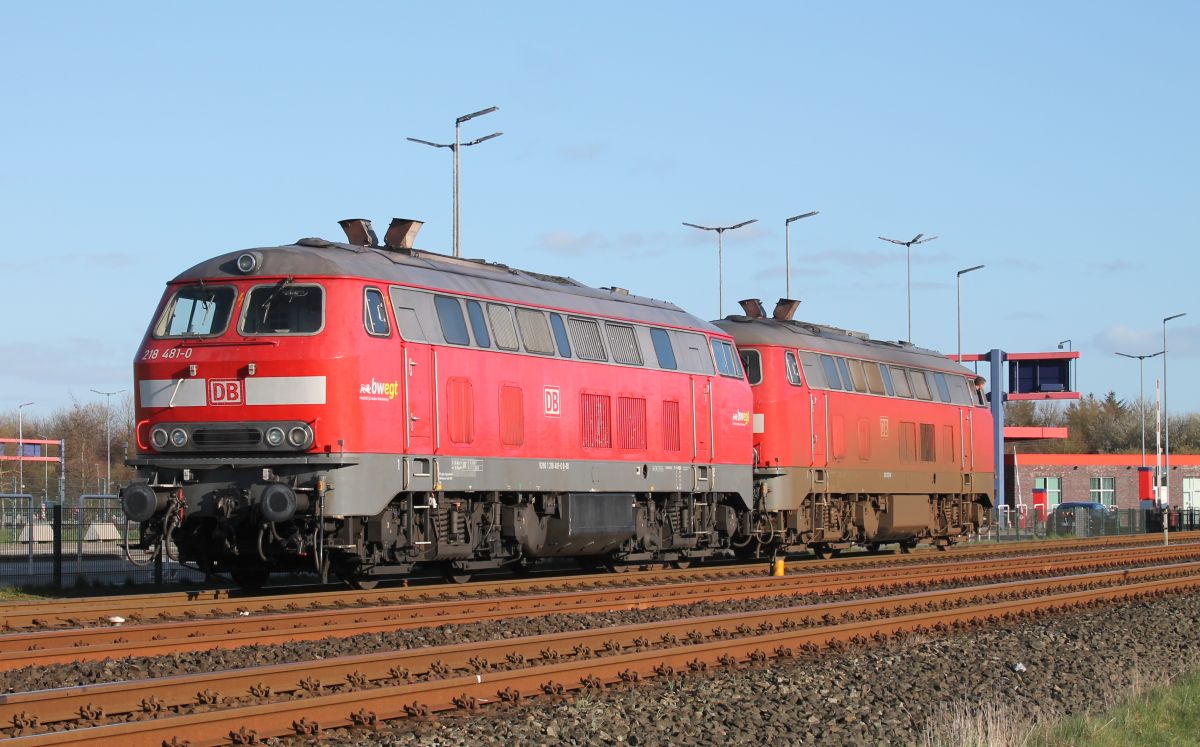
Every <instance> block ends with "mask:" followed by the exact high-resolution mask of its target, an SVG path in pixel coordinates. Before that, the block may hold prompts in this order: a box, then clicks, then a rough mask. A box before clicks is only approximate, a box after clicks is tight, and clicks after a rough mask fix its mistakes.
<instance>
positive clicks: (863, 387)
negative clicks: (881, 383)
mask: <svg viewBox="0 0 1200 747" xmlns="http://www.w3.org/2000/svg"><path fill="white" fill-rule="evenodd" d="M846 365H847V366H848V367H849V368H850V380H851V381H852V382H853V384H854V391H856V392H860V393H862V394H866V392H867V374H866V373H865V372H864V371H863V364H862V361H857V360H854V359H853V358H851V359H850V360H849V361H847V363H846Z"/></svg>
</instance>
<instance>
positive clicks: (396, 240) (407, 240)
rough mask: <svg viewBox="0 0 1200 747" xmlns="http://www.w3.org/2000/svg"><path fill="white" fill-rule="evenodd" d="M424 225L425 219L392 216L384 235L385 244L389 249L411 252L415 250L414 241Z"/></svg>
mask: <svg viewBox="0 0 1200 747" xmlns="http://www.w3.org/2000/svg"><path fill="white" fill-rule="evenodd" d="M423 225H425V223H424V222H423V221H419V220H412V219H411V218H392V222H391V224H390V225H389V226H388V230H387V233H385V234H384V235H383V244H384V246H386V247H387V248H388V249H400V250H403V251H407V252H411V251H412V250H413V242H414V241H416V238H417V233H418V232H419V231H420V230H421V226H423Z"/></svg>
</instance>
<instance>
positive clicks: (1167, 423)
mask: <svg viewBox="0 0 1200 747" xmlns="http://www.w3.org/2000/svg"><path fill="white" fill-rule="evenodd" d="M1181 316H1187V312H1186V311H1185V312H1183V313H1182V314H1173V315H1171V316H1168V317H1166V318H1164V319H1163V321H1162V325H1163V346H1162V357H1163V408H1162V409H1163V423H1164V425H1163V471H1164V472H1165V473H1166V475H1167V485H1166V487H1167V492H1166V496H1165V497H1166V500H1165V501H1164V503H1166V507H1167V508H1170V505H1171V504H1170V501H1171V416H1170V415H1169V414H1168V413H1169V411H1168V410H1167V322H1169V321H1171V320H1172V319H1178V318H1179V317H1181ZM1167 523H1168V522H1166V521H1165V520H1164V521H1163V537H1164V538H1165V537H1166V533H1167ZM1164 541H1165V540H1164Z"/></svg>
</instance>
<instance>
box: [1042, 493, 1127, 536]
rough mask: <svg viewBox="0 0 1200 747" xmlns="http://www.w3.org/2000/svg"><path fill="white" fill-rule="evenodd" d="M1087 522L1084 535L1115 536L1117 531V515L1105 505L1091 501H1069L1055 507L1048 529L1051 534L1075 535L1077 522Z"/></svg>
mask: <svg viewBox="0 0 1200 747" xmlns="http://www.w3.org/2000/svg"><path fill="white" fill-rule="evenodd" d="M1077 520H1086V521H1087V528H1086V529H1085V530H1083V533H1084V534H1087V535H1096V534H1115V533H1116V531H1117V515H1116V513H1114V512H1113V511H1111V510H1109V508H1108V506H1106V505H1104V504H1103V503H1093V502H1091V501H1068V502H1067V503H1060V504H1058V505H1057V506H1055V507H1054V512H1053V513H1051V514H1050V521H1049V526H1048V529H1049V530H1050V533H1051V534H1075V533H1076V527H1075V522H1076V521H1077Z"/></svg>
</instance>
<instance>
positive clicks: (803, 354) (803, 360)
mask: <svg viewBox="0 0 1200 747" xmlns="http://www.w3.org/2000/svg"><path fill="white" fill-rule="evenodd" d="M799 352H800V365H801V366H802V367H803V369H804V380H805V381H807V382H808V386H809V388H811V389H828V388H829V387H828V386H826V385H825V372H824V371H822V370H821V359H820V357H819V356H818V355H817V354H816V353H813V352H810V351H808V350H801V351H799Z"/></svg>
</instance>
